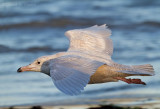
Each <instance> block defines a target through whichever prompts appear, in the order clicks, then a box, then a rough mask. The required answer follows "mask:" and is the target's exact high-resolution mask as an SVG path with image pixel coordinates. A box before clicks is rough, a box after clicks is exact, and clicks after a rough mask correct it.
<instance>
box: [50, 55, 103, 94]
mask: <svg viewBox="0 0 160 109" xmlns="http://www.w3.org/2000/svg"><path fill="white" fill-rule="evenodd" d="M103 64H104V63H101V62H98V61H94V60H91V59H88V58H84V57H80V56H75V55H68V56H62V57H58V58H56V59H53V60H50V75H51V77H52V80H53V82H54V84H55V86H56V87H57V88H58V89H59V90H60V91H62V92H63V93H65V94H68V95H77V94H79V93H81V91H82V90H83V89H84V87H85V86H86V85H87V84H88V82H89V80H90V76H91V75H92V74H93V73H95V72H96V69H97V68H98V67H99V66H101V65H103Z"/></svg>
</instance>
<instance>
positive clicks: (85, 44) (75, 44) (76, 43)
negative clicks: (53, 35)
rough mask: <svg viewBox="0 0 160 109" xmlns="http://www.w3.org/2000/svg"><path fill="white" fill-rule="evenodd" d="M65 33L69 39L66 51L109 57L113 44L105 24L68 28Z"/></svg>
mask: <svg viewBox="0 0 160 109" xmlns="http://www.w3.org/2000/svg"><path fill="white" fill-rule="evenodd" d="M65 35H66V36H67V37H68V38H69V40H70V47H69V49H68V52H81V53H86V54H89V55H94V56H98V57H101V58H104V59H111V55H112V53H113V44H112V40H111V39H110V38H109V36H110V35H111V31H110V30H109V29H108V28H107V27H106V25H102V26H97V25H95V26H92V27H89V28H85V29H75V30H70V31H67V32H66V33H65Z"/></svg>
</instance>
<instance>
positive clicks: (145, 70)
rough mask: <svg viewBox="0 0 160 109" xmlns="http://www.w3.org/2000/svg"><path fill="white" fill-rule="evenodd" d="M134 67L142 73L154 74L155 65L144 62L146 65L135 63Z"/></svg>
mask: <svg viewBox="0 0 160 109" xmlns="http://www.w3.org/2000/svg"><path fill="white" fill-rule="evenodd" d="M132 68H133V69H134V70H136V71H139V72H140V73H143V74H145V73H146V74H149V75H154V69H153V66H152V65H150V64H144V65H133V66H132Z"/></svg>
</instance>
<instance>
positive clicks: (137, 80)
mask: <svg viewBox="0 0 160 109" xmlns="http://www.w3.org/2000/svg"><path fill="white" fill-rule="evenodd" d="M115 79H117V80H121V81H124V82H126V83H128V84H143V85H146V83H145V82H143V81H141V79H131V78H129V79H126V78H123V77H115Z"/></svg>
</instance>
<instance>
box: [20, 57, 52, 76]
mask: <svg viewBox="0 0 160 109" xmlns="http://www.w3.org/2000/svg"><path fill="white" fill-rule="evenodd" d="M50 59H51V56H43V57H40V58H38V59H36V60H35V61H33V62H32V63H31V64H29V65H27V66H23V67H20V68H19V69H18V70H17V72H25V71H33V72H42V73H45V74H47V75H50V74H49V72H50V68H49V61H50Z"/></svg>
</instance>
